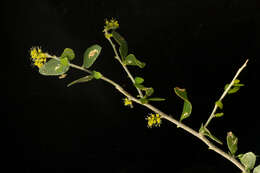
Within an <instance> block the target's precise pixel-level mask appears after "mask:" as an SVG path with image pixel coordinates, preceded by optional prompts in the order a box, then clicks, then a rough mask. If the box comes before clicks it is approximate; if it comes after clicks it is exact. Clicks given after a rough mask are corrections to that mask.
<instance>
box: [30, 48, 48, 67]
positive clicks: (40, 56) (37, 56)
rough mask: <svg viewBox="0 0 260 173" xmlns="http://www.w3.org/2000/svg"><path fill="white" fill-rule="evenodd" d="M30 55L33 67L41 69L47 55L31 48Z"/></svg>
mask: <svg viewBox="0 0 260 173" xmlns="http://www.w3.org/2000/svg"><path fill="white" fill-rule="evenodd" d="M30 55H31V58H32V61H33V62H34V65H35V66H37V67H38V68H41V67H42V66H43V64H44V63H45V62H46V60H47V54H46V53H43V52H42V50H41V49H40V48H39V47H32V48H31V50H30Z"/></svg>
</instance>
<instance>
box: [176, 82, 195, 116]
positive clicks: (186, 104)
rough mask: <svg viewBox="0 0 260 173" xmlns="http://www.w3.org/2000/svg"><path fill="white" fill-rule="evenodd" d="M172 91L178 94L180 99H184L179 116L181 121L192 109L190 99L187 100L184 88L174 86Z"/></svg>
mask: <svg viewBox="0 0 260 173" xmlns="http://www.w3.org/2000/svg"><path fill="white" fill-rule="evenodd" d="M174 91H175V93H176V95H177V96H179V97H180V98H181V99H182V100H184V104H183V109H182V114H181V118H180V121H182V120H183V119H185V118H188V117H189V116H190V114H191V111H192V105H191V103H190V101H189V100H188V97H187V92H186V90H185V89H181V88H179V87H175V88H174Z"/></svg>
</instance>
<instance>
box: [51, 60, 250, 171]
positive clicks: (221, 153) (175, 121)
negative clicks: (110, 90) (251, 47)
mask: <svg viewBox="0 0 260 173" xmlns="http://www.w3.org/2000/svg"><path fill="white" fill-rule="evenodd" d="M48 57H50V58H53V59H56V60H58V61H59V60H60V59H59V58H58V57H56V56H51V55H48ZM247 61H248V60H247ZM247 61H246V63H247ZM246 63H245V64H244V65H243V66H242V67H241V68H240V69H239V71H238V72H237V74H236V76H235V77H234V79H236V77H237V76H238V74H239V73H240V72H241V71H242V70H243V68H244V67H245V66H246ZM69 65H70V66H71V67H73V68H76V69H79V70H82V71H84V72H87V73H89V74H91V71H89V70H87V69H85V68H83V67H80V66H77V65H75V64H71V63H70V64H69ZM100 79H102V80H104V81H106V82H108V83H110V84H111V85H113V86H114V87H115V88H116V89H117V90H118V91H119V92H120V93H122V94H123V95H124V96H126V97H128V98H129V99H131V100H132V101H134V102H136V103H138V104H140V105H143V106H145V107H147V108H148V109H150V110H152V111H153V112H155V113H158V114H159V115H161V116H162V118H164V119H166V120H168V121H170V122H172V123H174V124H175V125H176V126H177V127H180V128H182V129H183V130H185V131H187V132H188V133H190V134H192V135H193V136H195V137H197V138H198V139H200V140H201V141H202V142H204V143H205V144H206V145H207V146H208V147H209V149H211V150H213V151H215V152H216V153H218V154H219V155H221V156H222V157H224V158H226V159H227V160H229V161H230V162H232V163H233V164H234V165H236V166H237V167H238V168H239V169H240V170H241V171H242V172H246V169H245V167H244V166H243V165H242V164H241V163H240V162H238V161H237V160H236V159H235V158H234V157H232V156H230V155H228V154H227V153H225V152H224V151H223V150H221V149H220V148H218V147H217V146H215V145H214V144H213V143H211V142H210V141H209V140H208V139H207V138H206V137H205V136H203V135H202V134H200V133H198V132H197V131H195V130H193V129H192V128H190V127H188V126H186V125H185V124H183V123H181V122H179V121H177V120H176V119H174V118H173V117H171V116H170V115H167V114H165V113H164V112H162V111H161V110H159V109H157V108H156V107H154V106H152V105H151V104H148V103H147V104H142V103H141V102H140V101H139V99H137V98H135V97H133V96H132V95H131V94H129V93H128V92H127V91H125V90H124V89H123V88H122V87H121V86H120V85H119V84H117V83H116V82H114V81H112V80H110V79H109V78H107V77H105V76H102V77H101V78H100ZM234 79H233V80H232V82H234ZM232 82H231V84H232ZM230 86H231V85H230ZM226 93H227V91H226V92H224V93H223V95H222V96H223V97H222V96H221V98H222V99H223V98H224V96H225V95H226Z"/></svg>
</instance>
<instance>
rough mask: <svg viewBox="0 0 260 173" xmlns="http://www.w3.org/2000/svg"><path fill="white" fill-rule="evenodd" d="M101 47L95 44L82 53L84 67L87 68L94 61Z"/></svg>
mask: <svg viewBox="0 0 260 173" xmlns="http://www.w3.org/2000/svg"><path fill="white" fill-rule="evenodd" d="M101 49H102V47H101V46H99V45H97V44H95V45H93V46H91V47H89V48H87V49H86V51H85V53H84V61H83V67H84V68H89V67H91V66H92V65H93V63H94V62H95V61H96V59H97V57H98V56H99V54H100V52H101Z"/></svg>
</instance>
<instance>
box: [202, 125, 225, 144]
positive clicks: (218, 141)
mask: <svg viewBox="0 0 260 173" xmlns="http://www.w3.org/2000/svg"><path fill="white" fill-rule="evenodd" d="M199 133H200V134H202V135H204V136H208V137H209V138H211V139H212V140H214V141H215V142H217V143H219V144H221V145H222V144H223V143H222V142H221V141H220V140H219V139H218V138H216V137H215V136H213V135H212V134H211V133H210V131H209V130H208V129H207V128H206V127H204V125H203V124H201V126H200V129H199Z"/></svg>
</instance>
